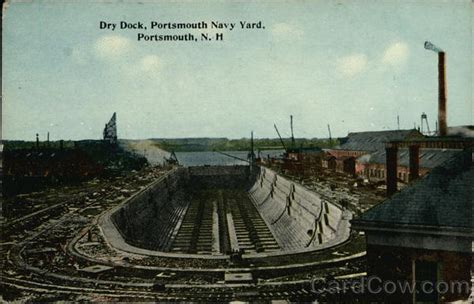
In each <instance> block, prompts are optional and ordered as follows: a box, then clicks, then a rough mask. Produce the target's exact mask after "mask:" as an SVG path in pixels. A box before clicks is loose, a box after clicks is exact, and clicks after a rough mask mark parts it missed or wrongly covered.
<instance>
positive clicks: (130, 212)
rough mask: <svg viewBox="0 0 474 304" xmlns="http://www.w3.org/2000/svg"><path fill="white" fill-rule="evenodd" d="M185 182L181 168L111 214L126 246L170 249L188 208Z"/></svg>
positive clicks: (185, 178)
mask: <svg viewBox="0 0 474 304" xmlns="http://www.w3.org/2000/svg"><path fill="white" fill-rule="evenodd" d="M187 180H188V178H187V171H186V170H183V169H181V168H180V169H178V170H176V171H174V172H172V173H171V174H168V175H167V176H166V177H165V178H164V179H163V180H161V181H159V182H157V183H156V184H153V185H152V186H150V187H149V188H147V189H146V190H145V191H142V192H141V193H139V194H138V195H135V196H134V197H132V198H131V199H129V200H128V202H126V203H125V204H124V205H123V206H122V207H121V208H120V209H118V210H117V211H116V212H114V213H113V214H112V216H111V217H112V221H113V222H114V224H115V226H116V228H117V229H118V231H119V232H120V234H121V235H122V237H123V238H124V239H125V241H126V242H127V243H129V244H131V245H133V246H137V247H141V248H146V249H151V250H162V251H167V250H168V249H169V247H170V246H171V241H172V239H173V236H174V234H175V232H176V231H175V230H176V226H177V225H178V224H179V221H180V220H181V219H182V216H184V214H185V213H186V210H187V207H188V201H189V200H188V194H187V193H186V191H185V188H186V181H187Z"/></svg>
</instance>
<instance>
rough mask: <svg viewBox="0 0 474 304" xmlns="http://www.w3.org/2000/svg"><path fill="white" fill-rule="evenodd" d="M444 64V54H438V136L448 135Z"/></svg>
mask: <svg viewBox="0 0 474 304" xmlns="http://www.w3.org/2000/svg"><path fill="white" fill-rule="evenodd" d="M446 120H447V119H446V64H445V53H444V52H439V53H438V122H439V134H438V135H439V136H446V135H447V134H448V126H447V122H446Z"/></svg>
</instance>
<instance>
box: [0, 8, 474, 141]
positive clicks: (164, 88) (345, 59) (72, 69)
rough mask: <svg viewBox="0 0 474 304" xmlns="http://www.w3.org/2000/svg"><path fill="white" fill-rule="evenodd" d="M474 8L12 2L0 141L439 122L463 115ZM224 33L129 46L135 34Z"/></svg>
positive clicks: (314, 131) (319, 132)
mask: <svg viewBox="0 0 474 304" xmlns="http://www.w3.org/2000/svg"><path fill="white" fill-rule="evenodd" d="M473 12H474V11H473V5H472V3H471V2H470V1H469V0H458V1H439V0H430V1H428V0H426V1H415V0H412V1H403V5H402V1H395V0H391V1H388V0H387V1H368V0H365V1H364V0H361V1H304V0H303V1H296V0H295V1H290V0H289V1H276V2H273V1H272V2H271V1H253V2H249V1H225V0H221V1H191V0H186V1H185V0H177V1H140V2H138V1H135V2H134V1H81V2H77V1H75V2H64V1H63V2H61V3H60V2H59V1H51V0H50V1H34V2H32V1H11V2H10V3H9V5H8V7H6V8H4V19H3V37H2V39H3V50H2V56H3V60H2V61H3V63H2V75H3V76H2V97H3V99H2V101H3V109H2V110H3V111H2V131H3V138H4V139H22V140H34V139H35V134H36V133H39V134H40V138H44V137H45V136H46V133H47V132H50V134H51V135H50V136H51V139H52V140H58V139H99V138H101V136H102V130H103V127H104V124H105V123H106V122H107V121H108V120H109V118H110V117H111V116H112V114H113V112H117V127H118V135H119V138H129V139H140V138H176V137H228V138H241V137H249V135H250V131H251V130H253V131H254V134H255V136H256V137H261V138H262V137H276V136H277V135H276V132H275V130H274V128H273V124H274V123H276V124H277V125H278V127H279V129H280V132H281V133H282V136H284V137H288V136H289V134H290V121H289V120H290V119H289V116H290V115H293V116H294V132H295V136H296V137H307V138H313V137H327V136H328V131H327V125H328V124H330V126H331V131H332V135H333V136H334V137H335V136H345V135H346V134H347V133H348V132H356V131H376V130H389V129H396V128H397V115H399V117H400V128H401V129H409V128H413V127H414V123H417V124H420V116H421V114H422V112H425V113H426V114H427V115H428V120H429V124H430V128H431V129H434V127H435V121H436V119H437V98H438V97H437V96H438V92H437V85H438V84H437V55H436V53H434V52H432V51H427V50H425V49H424V48H423V44H424V42H425V40H430V41H431V42H433V43H434V44H436V45H437V46H439V47H440V48H442V49H443V50H444V51H445V52H446V63H447V88H448V89H447V90H448V103H447V107H448V126H454V125H467V124H473V102H472V101H473V98H472V82H473V79H472V66H473V64H472V48H473V42H472V28H473V23H472V21H471V15H472V14H473ZM101 21H105V22H109V23H119V22H120V21H127V22H142V23H143V24H144V25H146V26H147V27H150V22H151V21H157V22H160V23H167V22H177V23H178V22H201V21H204V22H207V23H210V22H212V21H215V22H225V23H231V22H232V23H233V22H235V23H237V27H239V24H238V23H239V22H240V21H247V22H258V21H261V22H262V25H263V26H264V27H265V28H264V29H246V30H241V29H239V28H235V29H234V30H232V31H229V30H218V29H206V30H163V29H161V30H159V29H153V30H152V29H150V28H148V29H147V30H146V31H144V30H134V29H130V30H117V29H116V30H114V31H111V30H105V29H100V27H99V24H100V22H101ZM188 32H189V33H193V34H194V35H195V36H196V37H200V34H201V33H204V32H205V33H208V34H210V35H211V36H212V37H213V35H214V34H215V33H223V34H224V40H223V41H166V42H163V41H162V42H156V41H138V40H137V35H138V33H144V34H147V35H154V34H186V33H188Z"/></svg>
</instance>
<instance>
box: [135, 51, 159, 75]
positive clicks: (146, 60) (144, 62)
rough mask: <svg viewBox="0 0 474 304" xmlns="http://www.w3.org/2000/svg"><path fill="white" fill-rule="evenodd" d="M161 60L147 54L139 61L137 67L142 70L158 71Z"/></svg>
mask: <svg viewBox="0 0 474 304" xmlns="http://www.w3.org/2000/svg"><path fill="white" fill-rule="evenodd" d="M161 65H162V62H161V60H160V58H159V57H158V56H156V55H147V56H145V57H143V58H142V59H141V60H140V62H139V67H140V69H141V70H142V71H144V72H158V71H159V70H160V68H161Z"/></svg>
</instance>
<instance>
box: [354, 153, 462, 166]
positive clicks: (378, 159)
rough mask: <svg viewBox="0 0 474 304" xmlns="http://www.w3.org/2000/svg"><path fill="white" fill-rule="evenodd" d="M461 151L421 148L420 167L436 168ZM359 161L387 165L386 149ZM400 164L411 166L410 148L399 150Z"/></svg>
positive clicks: (361, 157)
mask: <svg viewBox="0 0 474 304" xmlns="http://www.w3.org/2000/svg"><path fill="white" fill-rule="evenodd" d="M460 151H461V150H455V149H420V168H427V169H432V168H435V167H437V166H439V165H441V164H443V163H444V162H446V161H447V160H449V159H451V158H452V157H454V156H455V155H456V154H459V153H460ZM357 161H358V162H359V163H363V164H381V165H385V163H386V161H387V156H386V153H385V149H383V150H379V151H375V152H373V153H371V154H368V155H363V156H360V157H358V158H357ZM398 166H400V167H407V168H408V167H409V166H410V155H409V151H408V149H400V150H399V151H398Z"/></svg>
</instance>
